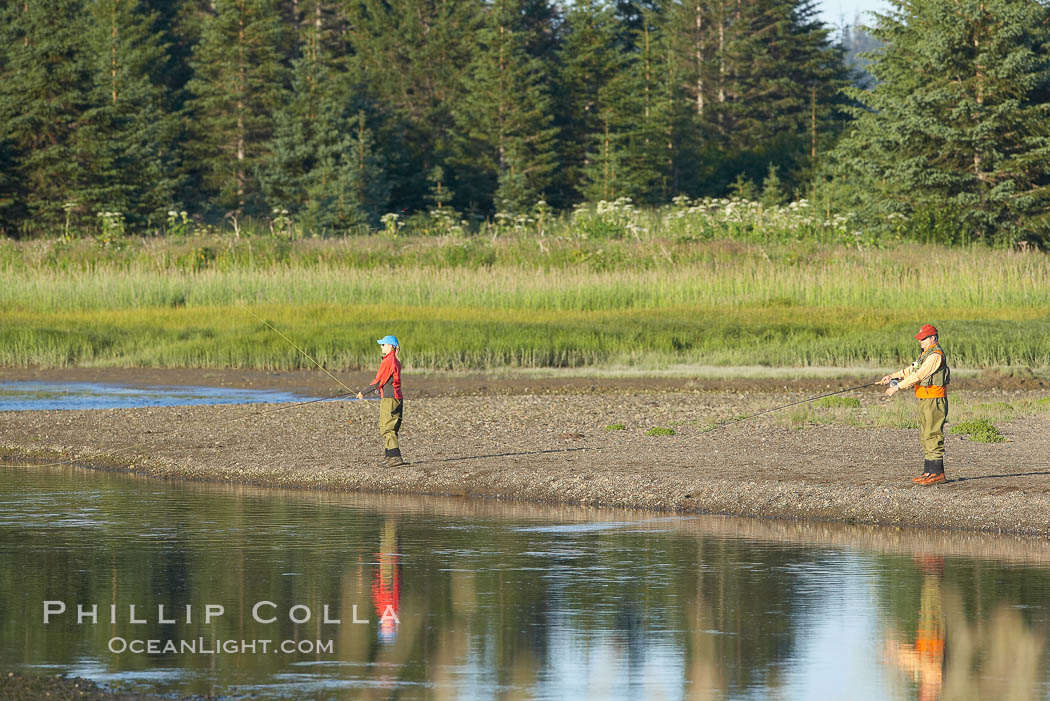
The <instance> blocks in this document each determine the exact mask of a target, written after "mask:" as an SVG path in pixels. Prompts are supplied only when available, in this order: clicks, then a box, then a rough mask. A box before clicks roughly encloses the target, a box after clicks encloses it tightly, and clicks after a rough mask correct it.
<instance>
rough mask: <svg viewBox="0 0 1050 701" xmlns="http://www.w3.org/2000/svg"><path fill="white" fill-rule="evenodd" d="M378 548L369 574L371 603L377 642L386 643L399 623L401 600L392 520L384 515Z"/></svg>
mask: <svg viewBox="0 0 1050 701" xmlns="http://www.w3.org/2000/svg"><path fill="white" fill-rule="evenodd" d="M379 547H380V549H379V552H378V553H376V557H377V558H378V559H379V567H377V568H376V570H375V574H374V575H373V577H372V604H373V605H374V606H375V610H376V615H377V616H378V617H379V641H380V642H382V643H387V644H390V643H393V642H395V641H396V640H397V627H398V626H399V625H400V624H401V619H400V618H398V615H397V612H398V609H399V606H400V603H401V566H400V563H399V562H398V557H399V555H398V552H399V551H398V543H397V521H396V520H394V519H392V518H388V519H386V521H385V522H384V523H383V536H382V539H381V540H380V543H379Z"/></svg>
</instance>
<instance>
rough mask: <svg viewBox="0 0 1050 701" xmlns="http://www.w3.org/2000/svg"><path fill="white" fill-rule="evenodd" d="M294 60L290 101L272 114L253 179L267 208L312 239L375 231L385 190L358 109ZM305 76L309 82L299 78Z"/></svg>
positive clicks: (378, 158)
mask: <svg viewBox="0 0 1050 701" xmlns="http://www.w3.org/2000/svg"><path fill="white" fill-rule="evenodd" d="M310 61H311V59H307V58H304V59H300V60H299V61H298V62H297V65H296V71H297V75H298V78H297V80H296V82H295V84H294V87H293V99H292V101H291V103H290V104H289V105H288V107H287V108H285V109H283V110H281V111H280V112H278V114H277V117H276V127H275V135H274V139H273V142H272V148H271V154H270V156H269V158H268V159H267V160H266V161H265V162H264V163H262V164H260V167H259V170H258V179H259V182H260V185H261V188H262V192H263V194H264V196H265V199H266V202H267V206H268V207H270V208H287V209H288V210H289V212H291V213H292V214H293V215H294V216H295V217H296V218H297V219H298V220H299V221H300V223H301V224H302V225H303V227H304V228H305V229H306V230H307V231H310V232H313V233H329V232H337V233H341V232H346V231H347V230H349V229H351V228H352V227H354V226H357V225H361V224H371V225H375V224H377V223H378V221H379V216H380V215H381V214H382V213H383V212H385V211H386V206H387V203H388V200H389V194H390V188H389V184H388V182H387V179H386V174H385V172H384V168H383V159H382V156H381V155H380V154H378V153H377V150H376V147H375V144H374V140H373V137H372V131H371V129H370V128H369V126H368V117H367V115H366V112H365V110H364V109H363V108H362V109H355V105H354V103H353V102H352V101H350V100H349V99H347V98H346V97H345V96H343V95H341V94H340V93H339V92H338V91H336V90H334V89H333V88H332V86H330V85H328V83H329V82H331V81H332V78H331V77H326V78H323V79H321V80H320V82H318V81H317V78H318V76H319V75H324V74H323V73H315V72H314V71H313V70H312V69H311V68H309V67H307V66H304V65H303V64H304V63H308V62H310ZM305 76H311V78H312V79H311V80H309V81H308V80H307V79H306V77H305Z"/></svg>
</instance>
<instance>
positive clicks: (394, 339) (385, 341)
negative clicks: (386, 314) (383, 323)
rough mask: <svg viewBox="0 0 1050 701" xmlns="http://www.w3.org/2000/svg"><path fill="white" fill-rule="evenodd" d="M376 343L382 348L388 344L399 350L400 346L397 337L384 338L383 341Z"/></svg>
mask: <svg viewBox="0 0 1050 701" xmlns="http://www.w3.org/2000/svg"><path fill="white" fill-rule="evenodd" d="M376 343H378V344H379V345H381V346H385V345H387V344H390V345H391V346H393V347H394V348H397V347H399V346H400V344H399V343H398V342H397V336H383V337H382V338H381V339H379V340H378V341H376Z"/></svg>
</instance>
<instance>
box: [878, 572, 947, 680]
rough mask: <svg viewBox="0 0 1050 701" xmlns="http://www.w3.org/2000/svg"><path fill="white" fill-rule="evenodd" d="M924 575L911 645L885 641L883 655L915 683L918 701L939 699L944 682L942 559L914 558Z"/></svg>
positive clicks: (892, 640)
mask: <svg viewBox="0 0 1050 701" xmlns="http://www.w3.org/2000/svg"><path fill="white" fill-rule="evenodd" d="M917 559H918V561H919V564H920V569H921V570H922V573H923V579H922V593H921V594H920V596H919V625H918V628H917V629H916V631H915V642H914V643H902V642H898V641H897V640H894V639H892V638H889V637H888V638H887V640H886V655H887V657H888V658H889V659H890V660H892V661H894V662H896V664H897V666H898V667H900V669H902V670H903V671H905V672H907V673H908V674H909V675H910V676H911V677H912V679H914V680H915V681H916V682H918V685H919V699H920V701H934V700H935V699H938V698H940V695H941V687H942V686H943V681H944V610H943V608H942V605H941V577H942V576H943V574H944V559H943V558H940V557H935V556H922V557H920V558H917Z"/></svg>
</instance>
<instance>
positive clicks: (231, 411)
mask: <svg viewBox="0 0 1050 701" xmlns="http://www.w3.org/2000/svg"><path fill="white" fill-rule="evenodd" d="M6 379H11V378H10V377H7V378H6ZM815 382H817V381H815V380H814V381H803V382H801V383H800V384H798V385H794V386H792V385H790V384H786V385H785V384H783V383H781V381H780V380H770V381H768V382H767V384H766V386H764V387H763V386H757V387H751V386H750V385H753V384H754V382H751V383H741V384H748V385H749V386H748V388H747V389H746V390H745V389H740V390H739V391H727V390H726V389H725V387H724V386H723V385H718V386H714V387H699V386H693V387H692V388H691V389H690V390H688V391H667V390H666V389H665V390H663V391H661V390H660V389H652V388H651V387H653V386H654V385H652V384H648V385H647V384H646V383H644V382H642V383H640V384H636V383H634V382H633V381H632V382H624V383H617V382H608V381H604V382H599V383H598V384H597V385H595V383H594V382H593V381H591V382H590V384H589V385H588V386H587V387H584V388H580V387H575V388H574V387H572V386H569V387H565V388H564V389H563V391H561V392H560V393H531V392H530V393H520V392H521V391H522V390H521V388H516V387H512V388H510V389H509V390H508V389H507V388H506V387H503V391H493V390H491V389H490V390H489V391H488V392H482V391H473V392H466V393H464V394H461V395H458V396H429V397H427V396H421V397H419V398H417V399H410V400H408V401H407V402H406V414H405V422H404V427H403V429H402V445H403V450H404V453H405V456H406V458H407V459H408V460H410V461H411V464H410V465H407V466H405V467H402V468H398V469H395V470H390V469H387V468H384V467H380V466H379V464H378V459H379V458H380V457H381V455H382V449H381V443H380V440H379V436H378V430H377V427H376V422H377V412H378V407H377V406H376V403H375V402H334V403H321V404H311V405H306V406H302V407H297V408H292V409H289V410H278V411H274V410H273V409H275V408H276V407H277V406H281V405H233V406H229V405H228V406H219V407H173V408H148V409H131V410H100V411H36V412H0V456H2V457H3V461H4V462H6V463H8V464H10V463H16V462H17V463H26V462H51V461H67V460H69V461H75V462H76V463H78V464H82V465H86V466H90V467H95V468H100V469H113V470H125V471H133V472H136V473H141V474H145V475H149V476H152V477H157V478H162V479H188V480H201V481H213V482H234V483H241V484H249V485H258V486H280V487H294V488H306V489H323V490H336V491H362V492H374V493H398V494H412V493H414V494H435V495H463V496H484V497H494V498H498V499H501V500H526V501H536V502H544V503H565V504H586V505H605V506H614V507H627V508H644V509H653V510H660V511H671V512H680V513H713V514H729V515H735V516H751V517H763V518H785V519H810V520H831V521H843V522H847V523H857V524H875V525H895V526H918V527H931V528H937V529H944V528H948V529H966V530H979V531H989V532H994V533H1017V534H1027V535H1039V536H1050V421H1047V419H1046V418H1028V419H1019V420H1017V421H1014V422H1012V423H1006V424H1003V425H1002V426H1001V427H1000V428H1001V429H1002V430H1003V432H1004V433H1005V434H1006V435H1007V437H1008V439H1009V440H1008V442H1006V443H1000V444H982V443H971V442H969V441H968V440H967V439H966V438H965V437H962V436H950V437H949V438H948V443H947V459H946V466H947V472H948V476H949V478H950V480H951V481H950V482H948V483H946V484H942V485H938V486H935V487H926V488H924V487H917V486H914V485H912V483H911V481H910V479H911V477H913V476H914V475H915V474H917V472H918V468H919V467H921V455H920V453H919V450H918V445H917V443H918V441H917V431H915V430H903V429H888V428H878V429H874V428H857V427H851V426H837V425H816V426H807V427H805V428H803V429H801V430H799V429H795V428H792V427H791V426H789V425H786V423H785V422H784V421H783V418H782V417H778V415H777V414H773V415H767V416H764V417H761V418H758V419H754V420H751V421H748V422H745V423H742V424H739V425H736V426H732V427H729V428H726V429H723V430H721V431H717V432H714V433H705V432H704V430H705V427H706V426H707V425H708V422H709V421H710V420H711V418H712V417H714V416H720V417H721V418H723V419H725V418H729V417H731V416H739V415H745V414H749V413H752V412H754V411H760V410H762V409H766V408H769V407H771V406H776V405H778V404H782V403H786V402H791V401H795V400H797V399H799V398H802V397H804V396H806V393H807V392H810V393H811V392H812V391H813V390H814V389H817V385H816V384H814V383H815ZM850 382H851V380H845V381H844V384H841V385H839V386H843V387H845V386H849V383H850ZM488 384H489V385H498V384H499V383H498V381H496V382H493V381H489V382H488ZM679 384H680V385H681V384H682V383H681V382H679ZM823 384H824V385H825V386H827V385H828V383H827V382H823ZM656 386H657V387H662V385H656ZM730 386H732V385H731V384H730ZM996 392H997V390H984V391H982V392H981V393H980V395H974V398H975V399H976V398H977V397H978V396H979V399H980V401H994V400H995V399H996V398H997V397H996ZM1047 395H1048V392H1047V391H1046V390H1044V389H1035V390H1033V389H1026V390H1015V391H1012V392H1008V393H1007V392H1000V394H999V395H998V398H999V399H1004V398H1006V399H1009V398H1013V397H1018V396H1027V397H1032V398H1040V397H1045V396H1047ZM851 396H856V397H858V398H859V399H860V400H861V402H862V408H863V407H864V406H868V405H872V404H874V403H876V402H878V401H879V399H878V397H879V394H878V392H877V391H875V389H874V388H873V389H872V390H869V391H865V392H858V393H854V394H853V395H851ZM956 396H960V397H962V398H965V397H966V391H963V392H960V393H957V395H956ZM895 401H913V400H910V399H907V398H898V399H897V400H895ZM610 424H623V425H624V426H625V427H626V429H625V430H622V431H608V430H606V426H608V425H610ZM656 426H673V427H674V428H675V431H676V435H673V436H656V437H654V436H647V435H645V431H646V430H647V429H649V428H652V427H656Z"/></svg>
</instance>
